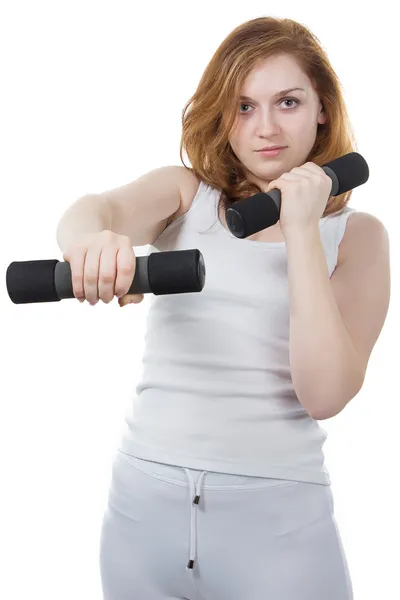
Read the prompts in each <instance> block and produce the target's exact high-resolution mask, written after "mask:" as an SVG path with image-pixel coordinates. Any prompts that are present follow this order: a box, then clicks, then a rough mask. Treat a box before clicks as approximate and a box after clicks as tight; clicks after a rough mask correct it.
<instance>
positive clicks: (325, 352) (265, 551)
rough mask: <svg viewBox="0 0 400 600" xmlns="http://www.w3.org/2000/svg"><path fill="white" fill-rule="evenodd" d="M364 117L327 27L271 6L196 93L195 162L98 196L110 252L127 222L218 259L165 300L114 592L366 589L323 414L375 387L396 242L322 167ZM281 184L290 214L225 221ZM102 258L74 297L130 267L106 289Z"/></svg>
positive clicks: (118, 473) (113, 563) (225, 598)
mask: <svg viewBox="0 0 400 600" xmlns="http://www.w3.org/2000/svg"><path fill="white" fill-rule="evenodd" d="M189 107H190V110H189V111H188V110H187V109H188V108H189ZM350 132H351V127H350V123H349V119H348V116H347V113H346V109H345V103H344V100H343V97H342V93H341V88H340V84H339V81H338V78H337V76H336V74H335V73H334V71H333V69H332V67H331V65H330V63H329V60H328V58H327V56H326V54H325V53H324V51H323V50H322V48H321V46H320V45H319V43H318V41H317V39H316V38H315V36H313V35H312V34H311V32H309V31H308V30H307V29H306V28H305V27H304V26H303V25H300V24H299V23H296V22H294V21H292V20H290V19H275V18H258V19H254V20H251V21H249V22H247V23H244V24H243V25H241V26H239V27H237V28H236V29H235V30H234V31H233V32H232V33H231V34H230V35H229V36H228V37H227V38H226V39H225V40H224V41H223V43H222V44H221V46H220V47H219V48H218V49H217V51H216V53H215V55H214V56H213V58H212V60H211V62H210V63H209V65H208V66H207V68H206V70H205V72H204V74H203V76H202V78H201V81H200V83H199V86H198V89H197V90H196V93H195V94H194V95H193V97H192V98H191V100H190V102H189V103H188V105H187V107H186V108H185V111H184V113H183V134H182V142H181V158H182V150H183V149H185V150H186V153H187V155H188V157H189V159H190V161H191V164H192V168H190V169H189V168H187V167H186V166H183V167H181V166H180V167H177V166H175V167H166V168H162V169H158V170H156V171H154V172H152V173H151V174H147V175H146V176H144V177H143V178H141V179H140V180H137V181H135V182H133V183H132V184H129V185H127V186H124V187H123V188H119V189H117V190H111V191H109V192H105V193H104V195H103V200H104V199H105V200H106V201H107V202H106V206H107V209H108V210H109V213H107V214H109V215H110V221H105V223H106V226H103V227H100V228H99V229H107V230H108V234H111V232H113V235H114V236H115V235H116V236H117V237H112V235H111V237H108V238H107V240H108V242H107V243H108V246H107V244H105V245H104V248H114V254H112V252H110V253H109V255H108V257H109V258H110V257H112V258H113V264H114V263H115V247H116V245H115V240H117V239H119V240H120V241H121V240H122V238H123V236H127V237H128V238H129V239H130V241H131V242H132V245H135V244H136V245H140V244H146V243H149V244H151V246H153V248H151V249H150V251H154V248H155V249H157V250H160V251H167V250H182V249H188V248H198V249H199V250H200V251H201V252H202V254H203V256H204V260H205V264H206V271H207V274H206V283H205V287H204V289H203V290H202V292H201V293H197V294H182V295H173V296H168V295H166V296H156V297H154V298H152V304H151V307H150V310H149V316H148V326H147V334H146V347H145V353H144V359H143V364H144V371H143V377H142V379H141V382H140V384H139V385H138V387H137V395H136V397H135V399H134V403H133V408H132V414H131V415H129V417H128V418H127V425H128V427H127V429H126V433H125V434H124V436H123V440H122V442H121V446H120V448H119V451H118V453H117V457H116V460H115V463H114V465H113V470H112V481H111V487H110V493H109V501H108V508H107V511H106V514H105V515H104V522H103V525H102V531H101V547H100V566H101V578H102V585H103V593H104V598H105V600H164V599H165V600H166V599H167V598H168V599H180V600H183V599H186V600H189V599H190V600H199V599H203V600H245V599H246V600H266V599H267V598H269V599H271V600H278V599H279V600H321V599H322V598H323V599H324V600H350V599H352V598H353V591H352V583H351V579H350V575H349V569H348V565H347V561H346V557H345V554H344V551H343V547H342V543H341V538H340V534H339V531H338V527H337V524H336V521H335V516H334V502H333V496H332V492H331V487H330V486H331V481H330V477H329V473H328V471H327V469H326V467H325V465H324V454H323V449H322V448H323V444H324V442H325V439H326V432H325V430H324V429H322V428H321V427H320V425H319V423H318V421H319V420H323V419H327V418H330V417H333V416H334V415H336V414H338V413H339V412H340V411H342V410H343V409H344V408H345V406H346V405H347V404H348V402H349V401H350V400H351V399H352V398H353V397H354V396H355V395H356V394H357V393H358V392H359V390H360V389H361V386H362V384H363V380H364V376H365V372H366V368H367V363H368V359H369V356H370V354H371V351H372V349H373V346H374V344H375V342H376V340H377V338H378V336H379V334H380V331H381V329H382V326H383V323H384V320H385V317H386V312H387V309H388V303H389V252H388V239H387V232H386V229H385V228H384V226H383V225H382V223H381V222H380V221H379V220H378V219H377V218H376V217H374V216H372V215H370V214H368V213H365V212H358V211H356V210H355V209H352V208H350V207H349V206H348V202H349V199H350V196H351V191H350V192H348V193H346V194H343V195H339V196H336V197H331V196H330V191H331V181H330V179H329V178H328V177H327V175H326V174H325V173H324V171H323V170H322V169H321V165H322V164H324V163H326V162H328V161H329V160H333V159H334V158H337V157H339V156H342V155H344V154H347V153H349V152H352V151H354V150H355V149H356V148H355V143H354V140H353V138H352V136H351V133H350ZM276 146H278V147H280V148H281V150H280V151H279V152H273V151H270V152H268V151H267V152H262V151H261V150H262V149H263V148H265V147H266V148H271V147H276ZM182 162H183V159H182ZM272 188H278V189H280V190H281V193H282V207H281V214H280V220H279V221H278V222H277V223H276V225H273V226H272V227H269V228H267V229H264V230H262V231H260V232H258V233H256V234H254V235H251V236H250V237H248V238H245V239H238V238H236V237H235V236H234V235H233V234H231V233H230V231H229V230H228V228H227V224H226V219H225V210H226V208H227V207H228V206H229V205H230V204H231V203H232V202H233V201H235V200H237V199H239V198H247V197H249V196H251V195H253V194H255V193H257V192H259V191H264V192H267V191H268V190H269V189H272ZM178 193H179V199H178ZM157 194H158V201H156V200H157V199H156V198H155V195H157ZM161 194H162V195H163V199H162V201H161V198H160V195H161ZM151 198H152V204H151ZM99 205H100V204H99ZM152 211H153V212H152ZM156 216H157V218H156ZM139 225H140V227H141V228H142V229H141V231H142V236H141V237H140V235H139V229H140V227H139ZM144 231H146V235H145V234H144V233H143V232H144ZM103 233H104V232H103ZM96 235H100V234H96ZM118 236H119V237H118ZM91 239H94V238H91ZM96 239H97V240H98V239H100V238H96ZM101 239H102V240H103V241H104V239H105V238H104V237H103V238H101ZM124 239H125V238H124ZM111 242H112V243H111ZM112 244H114V246H113V245H112ZM128 245H129V244H128ZM97 248H99V245H98V246H97ZM127 252H128V249H127V247H125V255H124V256H127ZM70 254H72V253H70ZM122 255H123V253H122V252H121V256H122ZM88 256H89V254H88ZM91 256H92V259H91V260H92V263H91V264H93V265H95V270H94V271H95V275H96V276H98V279H97V277H94V279H93V280H90V279H88V278H86V280H84V276H83V275H82V278H81V279H80V278H79V277H76V281H75V285H76V292H77V293H76V295H77V297H78V296H81V297H86V298H87V299H89V300H90V301H92V302H93V303H96V301H98V299H99V298H100V299H103V300H104V301H110V300H111V298H112V297H113V294H114V292H115V293H116V290H117V280H116V279H115V277H116V276H117V271H118V268H117V267H118V263H117V267H114V271H113V276H114V278H113V277H111V276H110V277H109V279H108V287H107V283H106V282H105V280H104V279H103V278H102V277H101V273H102V269H103V273H104V270H105V264H106V263H105V262H104V261H105V258H104V259H103V263H101V262H100V260H99V252H97V254H96V253H92V255H91ZM104 256H105V254H104ZM130 257H131V258H132V255H130ZM94 259H95V262H94ZM121 260H122V259H121ZM89 262H90V261H89V259H88V258H87V263H86V264H87V265H89ZM77 264H78V262H77V261H75V267H74V268H75V269H76V273H78V274H79V275H80V274H81V273H83V271H82V263H79V269H78V267H77V266H76V265H77ZM108 264H109V266H110V268H111V259H110V262H109V263H108ZM101 265H102V266H101ZM119 266H121V265H119ZM131 279H132V278H131ZM131 279H130V281H129V282H128V281H126V282H125V284H126V285H125V295H123V293H122V292H121V294H122V295H123V297H122V298H120V304H121V306H123V305H125V304H126V303H127V302H128V301H129V300H130V299H131V298H130V297H129V295H126V291H127V290H128V289H129V283H130V282H131ZM93 281H94V282H95V285H93ZM121 281H122V279H120V280H119V284H118V287H119V290H122V288H123V286H122V285H121ZM110 282H111V283H112V285H111V287H110ZM97 283H98V284H99V285H98V287H97ZM78 286H80V288H79V290H78ZM101 286H102V287H101ZM113 286H114V287H113ZM84 288H85V289H84ZM107 294H108V296H107ZM121 294H118V295H121ZM142 298H143V296H141V297H135V298H134V300H135V301H140V300H141V299H142Z"/></svg>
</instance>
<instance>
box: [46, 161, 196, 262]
mask: <svg viewBox="0 0 400 600" xmlns="http://www.w3.org/2000/svg"><path fill="white" fill-rule="evenodd" d="M186 171H187V169H186V167H181V166H174V165H173V166H166V167H159V168H157V169H154V170H152V171H150V172H148V173H145V174H144V175H142V176H141V177H139V178H138V179H135V180H134V181H132V182H131V183H128V184H126V185H123V186H121V187H118V188H115V189H112V190H107V191H105V192H102V193H100V194H92V195H87V196H83V197H82V198H79V199H78V200H76V201H75V202H74V203H73V204H72V205H71V206H69V207H68V208H67V210H66V211H65V212H64V214H63V215H62V217H61V219H60V221H59V223H58V226H57V243H58V245H59V247H60V249H61V251H62V252H64V251H65V249H66V248H67V247H68V246H69V245H70V244H71V243H73V242H74V241H77V240H79V238H80V237H82V236H83V235H85V234H87V233H95V232H98V231H103V230H104V229H110V230H111V231H114V232H115V233H119V234H121V235H126V236H128V237H129V238H130V240H131V242H132V246H144V245H146V244H151V243H152V242H153V241H154V240H155V239H157V237H158V236H159V235H160V233H161V232H162V231H163V230H164V229H165V227H166V225H167V223H168V220H169V218H170V217H171V216H172V215H173V214H174V213H175V212H176V211H177V210H178V209H179V207H180V202H181V188H180V182H181V181H182V180H183V178H184V177H187V175H186Z"/></svg>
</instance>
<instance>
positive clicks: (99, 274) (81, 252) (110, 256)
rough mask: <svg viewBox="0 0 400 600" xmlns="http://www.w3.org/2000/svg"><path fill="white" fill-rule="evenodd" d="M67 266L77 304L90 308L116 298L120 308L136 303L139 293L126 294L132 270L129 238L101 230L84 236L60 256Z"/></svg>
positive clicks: (131, 248)
mask: <svg viewBox="0 0 400 600" xmlns="http://www.w3.org/2000/svg"><path fill="white" fill-rule="evenodd" d="M63 258H64V260H65V261H67V262H69V264H70V267H71V277H72V288H73V292H74V296H75V298H77V299H78V300H79V301H80V302H84V300H87V301H88V302H89V304H91V305H92V306H94V305H95V304H97V302H98V301H99V300H102V301H103V302H104V303H105V304H108V303H109V302H111V300H112V299H113V298H114V296H118V303H119V305H120V306H125V305H126V304H129V303H130V302H134V303H135V304H138V303H139V302H141V301H142V300H143V298H144V295H143V294H128V291H129V288H130V286H131V285H132V281H133V278H134V276H135V271H136V257H135V252H134V250H133V247H132V243H131V240H130V238H129V237H127V236H126V235H119V234H117V233H115V232H114V231H111V230H109V229H105V230H103V231H100V232H98V233H89V234H86V235H84V236H83V237H82V238H81V239H79V241H78V242H74V243H73V244H71V246H70V247H68V248H67V249H66V250H65V252H64V253H63Z"/></svg>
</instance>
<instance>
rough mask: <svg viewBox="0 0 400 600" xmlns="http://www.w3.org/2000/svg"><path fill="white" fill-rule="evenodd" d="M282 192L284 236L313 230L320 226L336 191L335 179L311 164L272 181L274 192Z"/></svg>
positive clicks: (281, 212) (281, 219) (270, 186)
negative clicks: (333, 181)
mask: <svg viewBox="0 0 400 600" xmlns="http://www.w3.org/2000/svg"><path fill="white" fill-rule="evenodd" d="M273 188H275V189H278V190H280V191H281V211H280V217H279V223H280V226H281V231H282V234H283V236H285V234H288V233H290V231H291V230H293V229H294V230H299V229H300V230H303V229H310V227H311V228H312V227H314V226H317V227H318V226H319V220H320V219H321V217H322V215H323V213H324V211H325V208H326V205H327V204H328V200H329V198H330V192H331V190H332V180H331V178H330V177H328V175H327V174H326V173H325V171H324V170H323V169H321V167H319V166H318V165H316V164H315V163H313V162H307V163H305V164H304V165H302V166H301V167H294V169H292V170H291V171H290V172H289V173H283V174H282V175H281V176H280V177H279V179H275V180H274V181H271V182H270V184H269V186H268V189H267V193H268V191H269V190H271V189H273Z"/></svg>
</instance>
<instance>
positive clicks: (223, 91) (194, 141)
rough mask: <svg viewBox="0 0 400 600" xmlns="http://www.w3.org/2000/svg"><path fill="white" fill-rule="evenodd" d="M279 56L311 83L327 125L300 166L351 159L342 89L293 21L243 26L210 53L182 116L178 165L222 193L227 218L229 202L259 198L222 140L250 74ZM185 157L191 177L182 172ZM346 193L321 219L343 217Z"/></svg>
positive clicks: (317, 47) (313, 41)
mask: <svg viewBox="0 0 400 600" xmlns="http://www.w3.org/2000/svg"><path fill="white" fill-rule="evenodd" d="M283 53H285V54H289V55H291V56H293V57H294V58H295V59H296V60H297V62H298V64H299V65H300V67H301V68H302V70H303V72H304V73H305V74H306V75H307V76H308V77H309V79H310V81H311V82H312V84H313V86H314V89H315V91H316V93H317V94H318V96H319V99H320V100H321V103H322V106H323V108H324V111H325V114H326V122H325V123H324V124H318V129H317V135H316V139H315V143H314V146H313V148H312V150H311V152H310V153H309V155H308V158H307V161H306V162H309V161H310V162H314V163H315V164H317V165H319V166H322V165H323V164H324V163H326V162H329V161H330V160H334V159H335V158H338V157H339V156H342V155H344V154H347V153H349V152H354V151H357V144H356V141H355V136H354V132H353V129H352V126H351V123H350V119H349V117H348V114H347V110H346V106H345V102H344V99H343V93H342V88H341V84H340V81H339V79H338V77H337V75H336V73H335V71H334V70H333V68H332V66H331V64H330V62H329V59H328V57H327V55H326V53H325V51H324V50H323V48H322V47H321V44H320V42H319V40H318V38H317V37H316V36H315V35H314V34H313V33H312V32H311V31H310V30H309V29H307V27H305V26H304V25H302V24H300V23H298V22H296V21H293V20H291V19H285V18H282V19H281V18H274V17H259V18H256V19H252V20H250V21H247V22H245V23H243V24H242V25H240V26H238V27H237V28H235V29H234V30H233V31H232V32H231V33H230V34H229V35H228V37H227V38H226V39H225V40H224V41H223V42H222V44H221V45H220V46H219V48H218V49H217V50H216V52H215V53H214V55H213V57H212V59H211V61H210V62H209V64H208V65H207V67H206V69H205V71H204V73H203V75H202V77H201V80H200V82H199V84H198V87H197V90H196V91H195V93H194V94H193V95H192V97H191V98H190V99H189V100H188V102H187V103H186V105H185V107H184V109H183V111H182V136H181V143H180V158H181V161H182V163H183V165H184V166H185V167H186V168H188V169H189V170H191V171H192V172H193V173H194V174H195V175H196V176H197V177H198V178H199V179H200V180H202V181H204V182H205V183H207V184H209V185H210V186H212V187H214V188H217V189H220V190H222V193H221V203H222V206H223V207H224V209H225V210H226V209H227V208H228V207H229V206H230V205H231V204H232V203H233V202H234V201H236V200H239V199H242V198H248V197H249V196H252V195H253V194H256V193H258V192H261V191H262V189H261V188H260V187H259V186H258V185H257V184H256V183H254V182H252V181H249V180H248V179H247V177H246V173H245V170H244V166H243V165H242V163H241V162H240V161H239V160H238V158H237V157H236V156H235V154H234V153H233V150H232V148H231V145H230V143H229V139H228V138H229V136H230V134H231V132H232V129H233V127H234V125H235V121H236V118H237V107H238V105H239V97H240V93H241V89H242V86H243V84H244V81H245V79H246V77H247V76H248V74H249V72H250V70H251V69H252V68H253V67H255V66H257V64H258V63H259V62H260V61H263V60H265V59H266V58H268V57H271V56H277V55H280V54H283ZM183 151H185V152H186V154H187V156H188V158H189V160H190V162H191V165H192V168H191V169H190V168H189V167H187V165H185V162H184V160H183ZM351 193H352V190H350V191H348V192H346V193H344V194H340V195H339V196H331V197H330V198H329V201H328V203H327V206H326V208H325V211H324V213H323V215H322V216H323V217H325V216H327V215H329V214H332V213H335V212H338V211H340V210H342V209H343V208H344V206H345V205H346V204H348V202H349V200H350V197H351Z"/></svg>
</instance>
